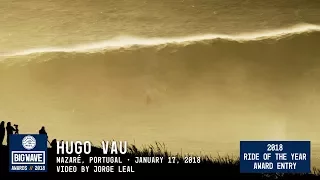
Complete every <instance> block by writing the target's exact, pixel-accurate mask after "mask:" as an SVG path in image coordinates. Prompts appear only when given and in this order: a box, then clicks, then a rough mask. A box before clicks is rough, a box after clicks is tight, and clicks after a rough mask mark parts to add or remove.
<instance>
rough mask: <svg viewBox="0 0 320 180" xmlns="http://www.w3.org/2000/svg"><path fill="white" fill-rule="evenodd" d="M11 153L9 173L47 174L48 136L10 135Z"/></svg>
mask: <svg viewBox="0 0 320 180" xmlns="http://www.w3.org/2000/svg"><path fill="white" fill-rule="evenodd" d="M9 153H10V154H9V157H10V158H9V172H47V137H46V135H43V134H29V135H28V134H14V135H10V144H9Z"/></svg>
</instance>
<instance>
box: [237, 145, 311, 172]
mask: <svg viewBox="0 0 320 180" xmlns="http://www.w3.org/2000/svg"><path fill="white" fill-rule="evenodd" d="M240 172H241V173H310V172H311V143H310V141H240Z"/></svg>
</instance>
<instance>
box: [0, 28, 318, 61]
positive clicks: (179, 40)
mask: <svg viewBox="0 0 320 180" xmlns="http://www.w3.org/2000/svg"><path fill="white" fill-rule="evenodd" d="M319 31H320V25H313V24H299V25H295V26H292V27H289V28H283V29H277V30H269V31H261V32H253V33H243V34H236V35H225V34H204V35H194V36H187V37H170V38H140V37H132V36H119V37H116V38H113V39H110V40H106V41H102V42H95V43H89V44H80V45H74V46H69V47H45V48H33V49H26V50H22V51H16V52H11V53H1V54H0V57H12V56H24V55H30V54H36V53H50V52H97V51H101V50H113V49H119V48H128V47H132V46H137V45H138V46H156V45H163V44H184V43H190V42H198V41H205V40H214V39H224V40H228V41H238V42H245V41H260V40H265V39H281V38H283V37H286V36H290V35H296V34H303V33H310V32H319Z"/></svg>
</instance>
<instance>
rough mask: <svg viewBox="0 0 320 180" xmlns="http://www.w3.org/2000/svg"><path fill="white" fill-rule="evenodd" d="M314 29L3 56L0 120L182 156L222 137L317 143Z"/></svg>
mask: <svg viewBox="0 0 320 180" xmlns="http://www.w3.org/2000/svg"><path fill="white" fill-rule="evenodd" d="M317 28H318V27H317V26H309V27H308V28H304V29H303V28H301V27H299V28H296V29H295V30H294V31H292V32H290V33H284V32H281V31H275V32H278V33H273V34H272V33H269V34H265V35H261V34H260V35H252V34H251V36H250V37H249V36H246V35H239V36H217V35H216V36H213V35H211V36H207V37H206V36H201V37H202V38H199V37H200V36H199V37H197V38H195V37H192V38H180V39H174V38H172V39H157V41H156V40H155V39H153V41H151V40H149V41H147V40H144V41H143V40H141V39H140V41H139V42H140V43H137V41H136V40H137V39H135V41H129V40H128V41H127V42H129V43H127V44H117V45H116V43H115V44H114V45H112V46H111V45H110V44H109V47H108V46H106V43H105V42H104V43H102V44H99V45H97V44H95V45H93V44H92V45H91V46H90V47H91V48H88V47H89V46H88V45H86V46H77V48H78V49H77V48H75V47H64V48H44V49H33V50H27V51H20V52H11V53H3V54H2V55H1V58H2V60H1V64H0V84H1V88H0V109H1V110H0V116H1V117H4V118H7V119H14V120H15V121H17V123H22V124H23V125H24V126H25V127H22V128H24V129H26V130H30V131H33V129H34V126H35V125H37V126H38V124H39V121H41V122H43V123H44V124H46V125H47V126H48V129H50V131H51V133H52V134H54V136H57V138H62V137H63V138H64V139H66V138H74V136H77V138H79V139H88V138H92V139H93V141H95V140H100V138H101V136H105V137H110V138H117V139H126V140H133V139H135V140H136V141H139V142H141V143H148V142H154V141H155V140H156V141H161V142H168V143H167V144H169V147H171V148H172V149H175V148H177V151H179V150H180V147H189V149H188V148H186V151H194V152H199V151H213V152H216V150H217V149H215V148H213V146H214V144H213V145H212V143H213V142H221V136H224V137H225V139H224V140H223V141H224V142H235V143H237V141H238V140H240V139H277V138H278V139H279V138H280V139H293V138H298V139H311V140H312V139H316V134H315V133H314V132H316V129H315V128H314V127H317V125H316V124H319V122H317V118H318V117H319V111H318V110H319V105H320V101H319V100H320V92H319V89H320V83H319V80H320V51H319V48H318V47H320V31H319V28H318V29H317ZM297 29H298V30H299V29H300V30H299V31H298V30H297ZM114 42H116V41H114ZM121 43H123V42H122V41H121ZM110 47H112V48H110ZM25 119H28V121H29V122H28V123H29V124H28V125H26V123H25V122H24V121H25ZM306 122H307V123H306ZM57 123H60V124H61V126H60V127H57V126H56V124H57ZM70 127H73V128H75V129H77V130H78V131H77V133H76V135H73V136H71V135H70V134H69V133H68V129H69V128H70ZM298 127H299V128H298ZM88 128H92V129H89V130H88ZM86 131H89V132H90V134H89V135H87V136H85V134H86V133H85V132H86ZM190 132H193V133H192V134H193V135H192V137H190ZM133 134H134V135H135V136H134V137H132V135H133ZM59 136H60V137H59ZM181 144H184V145H181ZM185 144H188V145H187V146H185ZM190 144H192V146H191V145H190ZM210 144H211V145H210ZM189 145H190V146H189ZM225 146H226V147H227V148H230V147H231V146H228V145H225ZM197 147H201V149H200V148H197ZM219 147H220V148H221V149H223V148H225V147H223V146H222V145H219ZM234 147H237V145H235V146H234ZM231 149H232V148H231Z"/></svg>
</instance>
